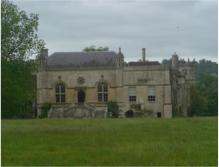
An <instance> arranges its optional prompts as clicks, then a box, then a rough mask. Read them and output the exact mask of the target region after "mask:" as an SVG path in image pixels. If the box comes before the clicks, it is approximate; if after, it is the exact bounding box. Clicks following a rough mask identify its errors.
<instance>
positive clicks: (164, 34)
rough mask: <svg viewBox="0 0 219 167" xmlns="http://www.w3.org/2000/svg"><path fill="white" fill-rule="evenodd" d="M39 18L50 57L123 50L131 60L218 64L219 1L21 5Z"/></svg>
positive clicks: (53, 0)
mask: <svg viewBox="0 0 219 167" xmlns="http://www.w3.org/2000/svg"><path fill="white" fill-rule="evenodd" d="M15 4H17V5H18V6H19V7H20V8H21V9H23V10H25V11H27V12H28V13H30V12H31V13H38V14H39V17H40V19H39V36H40V38H42V39H44V40H45V42H46V47H47V48H48V49H49V54H52V53H53V52H58V51H81V50H82V49H83V48H84V47H86V46H90V45H96V46H108V47H109V48H110V50H115V51H118V48H119V47H121V48H122V52H123V53H124V55H125V60H126V61H129V60H138V59H140V58H141V48H142V47H145V48H146V50H147V51H146V59H149V60H159V61H160V60H162V59H164V58H170V56H171V55H172V54H173V53H174V52H175V51H176V52H177V54H178V55H179V56H180V57H183V58H185V59H187V58H190V59H193V58H195V59H201V58H207V59H211V60H213V61H217V55H218V54H217V47H218V44H217V39H218V34H217V31H218V27H217V25H218V24H217V21H218V18H217V17H218V15H217V8H218V5H217V0H191V1H188V0H183V1H174V0H168V1H167V0H166V1H163V0H162V1H161V0H160V1H159V0H155V1H152V0H120V1H118V0H92V1H91V0H65V1H58V0H47V1H46V0H45V1H44V0H43V1H42V0H41V1H29V0H22V1H19V0H16V1H15Z"/></svg>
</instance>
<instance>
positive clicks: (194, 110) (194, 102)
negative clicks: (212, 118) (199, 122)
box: [189, 86, 208, 116]
mask: <svg viewBox="0 0 219 167" xmlns="http://www.w3.org/2000/svg"><path fill="white" fill-rule="evenodd" d="M207 112H208V103H207V98H205V97H204V96H202V95H201V93H200V92H199V90H198V89H197V87H196V86H193V87H191V109H190V112H189V116H206V115H208V114H207Z"/></svg>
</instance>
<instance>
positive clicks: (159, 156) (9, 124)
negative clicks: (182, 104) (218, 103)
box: [1, 117, 217, 166]
mask: <svg viewBox="0 0 219 167" xmlns="http://www.w3.org/2000/svg"><path fill="white" fill-rule="evenodd" d="M1 151H2V159H1V161H2V165H51V166H52V165H167V166H169V165H198V166H199V165H214V166H215V165H217V118H216V117H215V118H175V119H143V118H141V119H137V118H135V119H125V118H124V119H95V120H88V119H87V120H71V119H66V120H63V119H62V120H49V119H41V120H40V119H35V120H2V150H1Z"/></svg>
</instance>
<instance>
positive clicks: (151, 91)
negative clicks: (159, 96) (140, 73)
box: [148, 86, 156, 103]
mask: <svg viewBox="0 0 219 167" xmlns="http://www.w3.org/2000/svg"><path fill="white" fill-rule="evenodd" d="M148 102H149V103H155V102H156V88H155V87H154V86H150V87H149V88H148Z"/></svg>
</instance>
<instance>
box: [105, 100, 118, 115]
mask: <svg viewBox="0 0 219 167" xmlns="http://www.w3.org/2000/svg"><path fill="white" fill-rule="evenodd" d="M107 108H108V113H112V117H114V118H118V117H119V106H118V104H117V103H116V102H113V101H110V102H108V103H107Z"/></svg>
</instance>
